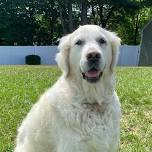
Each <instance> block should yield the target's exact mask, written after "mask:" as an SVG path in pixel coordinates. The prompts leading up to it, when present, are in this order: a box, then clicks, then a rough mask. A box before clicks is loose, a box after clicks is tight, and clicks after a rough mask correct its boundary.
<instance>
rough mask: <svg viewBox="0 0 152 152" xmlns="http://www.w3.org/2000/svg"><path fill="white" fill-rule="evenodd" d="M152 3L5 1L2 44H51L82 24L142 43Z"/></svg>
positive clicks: (0, 31) (141, 0)
mask: <svg viewBox="0 0 152 152" xmlns="http://www.w3.org/2000/svg"><path fill="white" fill-rule="evenodd" d="M150 18H152V1H151V0H102V1H101V0H32V1H30V0H13V1H12V0H1V2H0V21H1V22H0V45H14V44H18V45H51V44H54V43H55V42H56V40H57V39H58V38H59V37H61V36H62V35H65V34H67V33H70V32H72V31H74V30H75V29H76V28H77V27H78V26H79V25H83V24H97V25H100V26H101V27H103V28H107V29H109V30H112V31H115V32H117V33H118V34H119V35H120V37H121V38H122V40H123V43H126V44H139V42H140V32H141V30H142V28H143V26H144V25H145V23H146V22H147V21H148V20H150Z"/></svg>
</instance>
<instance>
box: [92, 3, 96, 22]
mask: <svg viewBox="0 0 152 152" xmlns="http://www.w3.org/2000/svg"><path fill="white" fill-rule="evenodd" d="M91 9H92V16H93V23H94V24H97V20H96V13H95V10H94V6H93V5H92V6H91Z"/></svg>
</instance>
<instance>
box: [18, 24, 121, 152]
mask: <svg viewBox="0 0 152 152" xmlns="http://www.w3.org/2000/svg"><path fill="white" fill-rule="evenodd" d="M100 36H102V37H104V38H105V39H106V41H107V43H106V44H105V45H103V46H102V45H99V44H98V43H97V42H96V38H97V37H100ZM77 39H83V40H85V44H83V46H77V45H75V42H76V40H77ZM119 45H120V39H119V38H118V37H117V36H116V35H115V34H114V33H111V32H108V31H106V30H104V29H102V28H100V27H98V26H95V25H85V26H81V27H79V28H78V29H77V30H76V31H74V32H73V33H72V34H69V35H67V36H65V37H63V38H62V39H61V42H60V45H59V50H60V52H59V53H58V55H57V58H56V60H57V62H58V65H59V67H60V68H61V70H62V72H63V75H62V76H61V77H60V78H59V80H58V81H57V82H56V83H55V84H54V86H53V87H52V88H50V89H49V90H48V91H46V92H45V93H44V94H43V95H42V96H41V98H40V99H39V101H38V102H37V103H36V104H35V105H34V106H33V108H32V109H31V111H30V112H29V114H28V115H27V117H26V118H25V119H24V121H23V123H22V125H21V127H20V128H19V130H18V136H17V145H16V148H15V152H116V151H117V148H118V142H119V122H120V115H121V111H120V103H119V99H118V97H117V94H116V92H115V91H114V88H115V87H114V86H115V80H114V73H113V68H114V67H115V65H116V62H117V56H118V48H119ZM90 50H95V51H97V52H100V53H101V60H102V61H101V63H100V68H101V70H103V76H102V77H101V79H100V80H99V82H96V83H89V82H87V81H86V80H84V79H83V78H82V76H81V72H80V71H81V70H86V69H87V65H86V58H85V56H86V54H87V53H88V52H89V51H90Z"/></svg>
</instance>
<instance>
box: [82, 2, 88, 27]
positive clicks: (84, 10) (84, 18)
mask: <svg viewBox="0 0 152 152" xmlns="http://www.w3.org/2000/svg"><path fill="white" fill-rule="evenodd" d="M81 24H82V25H85V24H87V0H81Z"/></svg>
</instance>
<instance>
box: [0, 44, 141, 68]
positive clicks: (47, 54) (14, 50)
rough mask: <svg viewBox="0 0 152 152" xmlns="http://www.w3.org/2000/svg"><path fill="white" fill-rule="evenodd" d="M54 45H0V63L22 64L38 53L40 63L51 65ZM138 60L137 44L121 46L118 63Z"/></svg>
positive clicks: (55, 51) (132, 64)
mask: <svg viewBox="0 0 152 152" xmlns="http://www.w3.org/2000/svg"><path fill="white" fill-rule="evenodd" d="M56 53H57V47H56V46H0V65H24V64H25V56H27V55H32V54H35V55H39V56H40V57H41V64H43V65H53V64H56V62H55V55H56ZM138 61H139V46H127V45H124V46H121V47H120V55H119V61H118V65H120V66H137V65H138Z"/></svg>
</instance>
